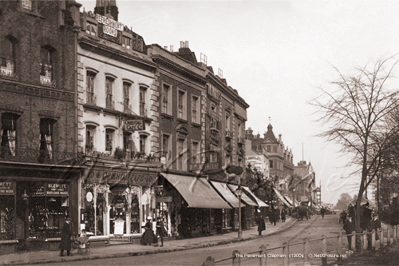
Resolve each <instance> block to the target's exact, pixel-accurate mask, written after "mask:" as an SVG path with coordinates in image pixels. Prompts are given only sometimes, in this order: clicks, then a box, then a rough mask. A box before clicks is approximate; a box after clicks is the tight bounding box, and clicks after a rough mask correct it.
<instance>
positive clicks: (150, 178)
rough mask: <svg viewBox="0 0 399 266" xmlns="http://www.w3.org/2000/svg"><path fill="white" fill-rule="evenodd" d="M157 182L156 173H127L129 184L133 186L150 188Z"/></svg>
mask: <svg viewBox="0 0 399 266" xmlns="http://www.w3.org/2000/svg"><path fill="white" fill-rule="evenodd" d="M156 180H157V174H156V173H149V172H138V171H132V172H130V173H129V182H130V184H131V185H135V186H150V185H152V184H154V183H155V181H156Z"/></svg>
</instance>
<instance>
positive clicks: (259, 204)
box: [243, 187, 269, 207]
mask: <svg viewBox="0 0 399 266" xmlns="http://www.w3.org/2000/svg"><path fill="white" fill-rule="evenodd" d="M243 188H244V189H245V191H247V192H248V193H249V194H251V196H252V197H254V199H255V200H256V203H258V206H259V207H269V205H267V204H266V203H265V202H264V201H263V200H261V199H259V198H258V197H257V196H255V194H254V193H252V191H251V190H250V189H249V187H243Z"/></svg>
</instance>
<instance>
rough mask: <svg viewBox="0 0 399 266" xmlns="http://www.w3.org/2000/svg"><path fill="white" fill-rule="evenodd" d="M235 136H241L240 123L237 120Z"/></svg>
mask: <svg viewBox="0 0 399 266" xmlns="http://www.w3.org/2000/svg"><path fill="white" fill-rule="evenodd" d="M237 137H239V138H241V123H240V122H238V124H237Z"/></svg>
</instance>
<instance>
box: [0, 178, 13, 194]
mask: <svg viewBox="0 0 399 266" xmlns="http://www.w3.org/2000/svg"><path fill="white" fill-rule="evenodd" d="M14 194H15V182H13V181H6V182H0V195H14Z"/></svg>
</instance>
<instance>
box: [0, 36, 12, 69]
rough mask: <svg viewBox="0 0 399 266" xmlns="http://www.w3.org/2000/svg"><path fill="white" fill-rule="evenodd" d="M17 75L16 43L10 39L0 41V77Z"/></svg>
mask: <svg viewBox="0 0 399 266" xmlns="http://www.w3.org/2000/svg"><path fill="white" fill-rule="evenodd" d="M14 73H15V42H13V41H12V40H11V39H10V38H1V39H0V75H1V76H14Z"/></svg>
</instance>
